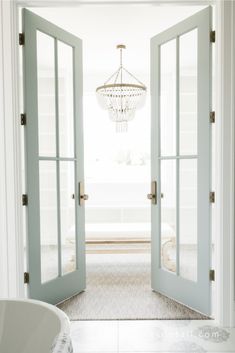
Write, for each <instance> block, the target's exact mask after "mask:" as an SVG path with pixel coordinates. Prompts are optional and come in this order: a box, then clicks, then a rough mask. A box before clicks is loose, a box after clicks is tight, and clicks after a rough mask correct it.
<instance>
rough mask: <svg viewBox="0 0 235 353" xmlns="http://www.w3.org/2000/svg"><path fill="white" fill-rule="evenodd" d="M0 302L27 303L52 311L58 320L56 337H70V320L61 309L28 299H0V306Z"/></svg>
mask: <svg viewBox="0 0 235 353" xmlns="http://www.w3.org/2000/svg"><path fill="white" fill-rule="evenodd" d="M1 302H9V303H10V302H14V303H29V304H34V305H37V306H41V307H43V308H46V309H48V310H50V311H52V312H53V313H54V314H55V315H56V316H57V317H58V318H59V321H60V331H59V332H58V335H59V334H61V333H63V334H66V335H70V320H69V318H68V316H67V315H66V314H65V313H64V312H63V311H62V310H61V309H59V308H57V307H56V306H54V305H52V304H49V303H46V302H43V301H40V300H36V299H29V298H0V304H1Z"/></svg>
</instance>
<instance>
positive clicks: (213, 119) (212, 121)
mask: <svg viewBox="0 0 235 353" xmlns="http://www.w3.org/2000/svg"><path fill="white" fill-rule="evenodd" d="M214 122H215V112H214V111H213V112H210V123H212V124H213V123H214Z"/></svg>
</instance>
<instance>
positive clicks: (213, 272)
mask: <svg viewBox="0 0 235 353" xmlns="http://www.w3.org/2000/svg"><path fill="white" fill-rule="evenodd" d="M210 281H212V282H214V281H215V270H210Z"/></svg>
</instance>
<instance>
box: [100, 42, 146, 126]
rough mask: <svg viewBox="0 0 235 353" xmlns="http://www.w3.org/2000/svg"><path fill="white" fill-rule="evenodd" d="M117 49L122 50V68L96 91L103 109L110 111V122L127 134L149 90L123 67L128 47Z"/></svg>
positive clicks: (121, 46) (118, 46)
mask: <svg viewBox="0 0 235 353" xmlns="http://www.w3.org/2000/svg"><path fill="white" fill-rule="evenodd" d="M117 49H120V66H119V68H118V70H117V71H115V72H114V74H113V75H112V76H111V77H109V79H108V80H107V81H106V82H105V83H104V85H103V86H100V87H98V88H97V89H96V94H97V98H98V101H99V103H100V105H101V107H102V108H104V109H106V110H108V113H109V117H110V120H111V121H113V122H115V123H116V131H117V132H125V131H127V123H128V121H131V120H132V119H133V118H134V116H135V111H136V109H138V108H140V107H141V106H143V104H144V102H145V96H146V90H147V88H146V86H145V85H144V84H143V83H142V82H140V81H139V80H138V79H137V78H136V77H135V76H134V75H132V74H131V73H130V72H129V71H128V70H126V69H125V68H124V67H123V65H122V50H123V49H126V46H125V45H123V44H119V45H117Z"/></svg>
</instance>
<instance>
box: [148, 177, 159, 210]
mask: <svg viewBox="0 0 235 353" xmlns="http://www.w3.org/2000/svg"><path fill="white" fill-rule="evenodd" d="M147 198H148V199H149V200H151V202H152V205H156V204H157V182H156V181H152V183H151V194H148V195H147Z"/></svg>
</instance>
